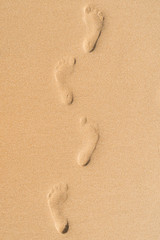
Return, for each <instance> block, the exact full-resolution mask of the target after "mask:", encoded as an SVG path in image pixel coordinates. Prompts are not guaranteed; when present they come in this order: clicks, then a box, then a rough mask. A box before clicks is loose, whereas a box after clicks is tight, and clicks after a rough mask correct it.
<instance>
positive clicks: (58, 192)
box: [48, 183, 69, 234]
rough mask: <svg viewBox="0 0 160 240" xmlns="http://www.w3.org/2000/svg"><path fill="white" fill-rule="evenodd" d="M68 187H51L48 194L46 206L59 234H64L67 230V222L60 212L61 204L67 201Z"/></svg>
mask: <svg viewBox="0 0 160 240" xmlns="http://www.w3.org/2000/svg"><path fill="white" fill-rule="evenodd" d="M67 190H68V186H67V184H64V183H59V184H56V185H54V186H53V188H52V190H51V191H50V193H49V194H48V205H49V208H50V210H51V214H52V217H53V220H54V223H55V227H56V229H57V231H58V232H59V233H63V234H64V233H66V232H67V231H68V229H69V224H68V220H67V219H66V218H65V217H64V216H63V214H62V212H61V210H62V205H63V203H64V202H65V201H66V200H67V198H68V194H67Z"/></svg>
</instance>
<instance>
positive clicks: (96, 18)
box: [83, 5, 104, 52]
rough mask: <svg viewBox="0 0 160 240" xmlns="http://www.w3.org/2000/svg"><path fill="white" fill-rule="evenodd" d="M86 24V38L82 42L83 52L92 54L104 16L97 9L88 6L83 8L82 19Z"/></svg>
mask: <svg viewBox="0 0 160 240" xmlns="http://www.w3.org/2000/svg"><path fill="white" fill-rule="evenodd" d="M83 20H84V22H85V24H86V30H87V36H86V38H85V39H84V42H83V48H84V51H85V52H92V51H93V50H94V48H95V46H96V43H97V41H98V38H99V36H100V34H101V31H102V27H103V22H104V16H103V14H102V12H100V11H99V10H98V9H97V8H95V7H93V6H92V5H88V6H87V7H85V8H84V18H83Z"/></svg>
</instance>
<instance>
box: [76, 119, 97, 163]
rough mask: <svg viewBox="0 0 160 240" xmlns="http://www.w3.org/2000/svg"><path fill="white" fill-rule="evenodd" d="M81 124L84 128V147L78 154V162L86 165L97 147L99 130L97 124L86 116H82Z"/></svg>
mask: <svg viewBox="0 0 160 240" xmlns="http://www.w3.org/2000/svg"><path fill="white" fill-rule="evenodd" d="M80 124H81V129H82V147H81V150H80V152H79V154H78V159H77V162H78V164H79V165H80V166H86V165H87V164H88V163H89V161H90V159H91V156H92V154H93V152H94V150H95V148H96V145H97V142H98V139H99V130H98V126H97V125H96V126H95V125H93V124H89V123H88V121H87V118H85V117H83V118H81V120H80Z"/></svg>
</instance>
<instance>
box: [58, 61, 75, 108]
mask: <svg viewBox="0 0 160 240" xmlns="http://www.w3.org/2000/svg"><path fill="white" fill-rule="evenodd" d="M75 63H76V59H75V58H73V57H66V58H63V59H61V60H60V61H59V62H58V63H57V65H56V67H55V71H54V74H55V80H56V85H57V89H58V91H59V95H60V98H61V102H62V103H64V104H66V105H69V104H71V103H72V102H73V92H72V90H71V89H70V87H69V85H68V83H67V79H68V77H69V76H70V74H71V73H72V72H73V69H74V65H75Z"/></svg>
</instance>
